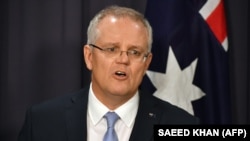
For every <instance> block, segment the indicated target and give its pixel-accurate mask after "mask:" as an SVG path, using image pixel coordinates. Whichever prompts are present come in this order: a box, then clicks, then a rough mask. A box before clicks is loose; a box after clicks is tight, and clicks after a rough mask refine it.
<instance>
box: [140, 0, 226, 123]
mask: <svg viewBox="0 0 250 141" xmlns="http://www.w3.org/2000/svg"><path fill="white" fill-rule="evenodd" d="M145 17H146V18H147V19H148V20H149V22H150V24H151V25H152V28H153V46H152V50H151V51H152V53H153V59H152V62H151V65H150V67H149V70H148V71H147V73H146V76H145V77H144V80H143V82H142V85H141V88H142V89H144V90H147V91H150V92H152V94H153V95H154V96H156V97H159V98H161V99H163V100H165V101H169V102H170V103H172V104H174V105H177V106H179V107H181V108H183V109H185V110H186V111H188V112H189V113H191V114H193V115H195V116H197V117H199V118H200V119H201V122H202V124H230V123H231V108H230V93H229V60H228V44H227V32H226V24H225V15H224V7H223V1H222V0H148V3H147V7H146V11H145Z"/></svg>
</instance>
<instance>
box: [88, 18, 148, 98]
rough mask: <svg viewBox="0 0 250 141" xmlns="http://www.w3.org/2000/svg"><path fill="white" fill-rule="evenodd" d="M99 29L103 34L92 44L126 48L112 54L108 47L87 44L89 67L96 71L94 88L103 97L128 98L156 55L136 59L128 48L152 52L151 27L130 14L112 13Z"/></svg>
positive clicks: (98, 96) (96, 93) (93, 80)
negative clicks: (121, 15) (131, 17)
mask: <svg viewBox="0 0 250 141" xmlns="http://www.w3.org/2000/svg"><path fill="white" fill-rule="evenodd" d="M98 29H99V31H100V32H99V35H98V37H97V40H96V42H95V43H92V44H94V45H96V46H99V47H101V48H103V49H104V48H109V47H115V48H119V50H121V51H124V52H122V54H120V53H119V55H117V56H115V57H109V56H107V54H105V52H104V51H102V50H99V49H97V48H92V47H91V46H88V45H85V47H84V57H85V62H86V64H87V67H88V69H89V70H91V71H92V84H93V85H92V86H93V91H94V93H95V95H96V96H97V98H99V99H100V100H101V101H102V99H105V98H108V97H113V98H118V99H123V100H124V101H126V100H128V99H129V98H131V97H132V96H133V95H134V94H135V92H136V91H137V89H138V86H139V85H140V83H141V81H142V78H143V76H144V74H145V72H146V70H147V68H148V66H149V64H150V62H151V57H152V55H151V54H150V55H149V56H148V57H147V59H146V60H145V61H134V60H133V59H131V58H130V57H128V56H127V54H126V52H125V51H127V50H137V51H140V52H141V53H143V54H146V53H148V48H147V43H148V36H147V35H148V34H147V30H146V28H145V27H144V26H143V25H142V24H141V23H136V22H135V21H132V20H131V19H129V18H118V19H117V18H114V17H112V16H109V17H106V18H104V19H103V21H102V22H101V23H100V24H99V25H98ZM141 60H143V57H142V59H141Z"/></svg>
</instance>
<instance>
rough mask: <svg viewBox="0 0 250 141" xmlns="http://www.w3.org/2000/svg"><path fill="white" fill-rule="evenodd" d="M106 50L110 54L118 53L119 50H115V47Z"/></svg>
mask: <svg viewBox="0 0 250 141" xmlns="http://www.w3.org/2000/svg"><path fill="white" fill-rule="evenodd" d="M106 50H107V51H108V52H117V48H115V47H110V48H106Z"/></svg>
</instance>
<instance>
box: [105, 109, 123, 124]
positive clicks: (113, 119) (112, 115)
mask: <svg viewBox="0 0 250 141" xmlns="http://www.w3.org/2000/svg"><path fill="white" fill-rule="evenodd" d="M104 117H105V118H106V119H107V123H108V127H114V124H115V122H116V121H117V120H118V119H119V116H118V115H117V114H116V113H115V112H107V114H105V115H104Z"/></svg>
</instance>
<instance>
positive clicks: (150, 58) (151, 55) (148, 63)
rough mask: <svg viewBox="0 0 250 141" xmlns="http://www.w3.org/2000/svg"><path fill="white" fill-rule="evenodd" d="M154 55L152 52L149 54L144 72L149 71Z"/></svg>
mask: <svg viewBox="0 0 250 141" xmlns="http://www.w3.org/2000/svg"><path fill="white" fill-rule="evenodd" d="M152 57H153V54H152V53H149V54H148V57H147V58H146V60H145V72H144V74H146V71H147V70H148V68H149V65H150V63H151V61H152Z"/></svg>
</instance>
